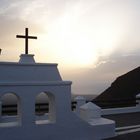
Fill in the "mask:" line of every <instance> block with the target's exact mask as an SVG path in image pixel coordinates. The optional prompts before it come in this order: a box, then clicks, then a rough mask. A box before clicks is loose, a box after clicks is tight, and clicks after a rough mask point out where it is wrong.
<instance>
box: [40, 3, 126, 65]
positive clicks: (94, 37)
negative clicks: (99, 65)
mask: <svg viewBox="0 0 140 140" xmlns="http://www.w3.org/2000/svg"><path fill="white" fill-rule="evenodd" d="M80 6H82V5H80ZM80 6H79V5H78V7H77V5H76V6H74V7H71V9H68V10H66V11H65V13H64V14H63V15H62V16H61V17H59V18H57V19H55V21H53V22H51V23H48V26H47V28H46V30H47V32H46V34H44V35H43V36H42V38H44V40H45V39H47V41H41V42H45V43H44V44H42V43H41V42H40V44H41V45H42V46H44V50H46V45H47V46H48V47H47V49H48V52H50V55H49V56H48V57H50V60H52V61H55V62H58V63H61V64H63V65H65V66H72V67H86V66H92V67H93V66H95V65H96V62H98V59H99V58H100V56H105V55H109V54H111V53H112V52H113V51H114V50H115V48H116V47H117V45H118V43H119V42H120V41H121V37H122V35H123V32H122V29H123V26H124V25H123V24H122V22H121V24H119V22H118V20H117V19H116V20H115V19H113V20H112V15H109V14H108V13H107V14H106V15H107V16H105V15H103V13H98V14H97V15H94V18H93V19H92V20H91V21H90V22H89V21H88V22H86V21H83V18H82V16H83V15H84V14H85V13H84V12H83V11H82V9H83V7H80ZM81 11H82V12H81ZM85 12H86V11H85ZM52 56H53V58H52ZM47 59H48V58H47Z"/></svg>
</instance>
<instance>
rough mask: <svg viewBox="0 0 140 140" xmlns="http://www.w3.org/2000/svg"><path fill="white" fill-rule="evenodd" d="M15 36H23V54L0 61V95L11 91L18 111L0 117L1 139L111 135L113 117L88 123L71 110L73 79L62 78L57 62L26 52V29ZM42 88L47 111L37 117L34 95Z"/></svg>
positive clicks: (68, 139)
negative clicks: (15, 59) (40, 60)
mask: <svg viewBox="0 0 140 140" xmlns="http://www.w3.org/2000/svg"><path fill="white" fill-rule="evenodd" d="M17 37H22V38H25V39H26V41H25V42H26V49H25V54H22V55H21V56H20V59H19V62H0V99H1V97H2V96H4V95H5V94H6V93H9V92H10V93H12V94H14V95H15V96H16V97H17V100H18V102H17V110H18V111H17V112H18V113H17V116H15V117H12V118H11V117H10V116H9V117H7V118H3V117H2V116H1V117H0V139H1V140H46V139H49V140H57V139H58V140H80V139H82V140H99V139H102V138H108V137H111V136H113V135H114V122H113V121H110V122H109V123H108V124H106V125H101V124H100V125H98V126H96V125H93V124H92V125H91V124H90V123H88V122H87V121H84V120H83V119H81V118H80V117H78V116H77V115H76V114H75V113H74V112H72V111H71V84H72V82H71V81H63V80H62V78H61V76H60V73H59V71H58V69H57V64H55V63H51V64H49V63H36V62H35V60H34V55H31V54H28V41H27V40H28V38H29V36H28V30H27V29H26V32H25V36H17ZM30 38H32V39H36V37H32V36H30ZM42 92H43V93H45V94H47V95H48V99H49V115H48V116H47V117H46V118H45V115H44V116H43V118H39V117H38V118H37V117H36V115H35V99H36V97H37V96H38V94H40V93H42ZM1 103H2V101H1ZM106 127H107V129H106ZM102 132H103V133H102ZM101 134H102V135H101Z"/></svg>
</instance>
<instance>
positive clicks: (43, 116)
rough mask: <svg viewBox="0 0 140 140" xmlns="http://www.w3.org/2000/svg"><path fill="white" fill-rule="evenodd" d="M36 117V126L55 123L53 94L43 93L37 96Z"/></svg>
mask: <svg viewBox="0 0 140 140" xmlns="http://www.w3.org/2000/svg"><path fill="white" fill-rule="evenodd" d="M35 115H36V124H46V123H54V122H55V120H56V116H55V97H54V95H53V94H52V93H50V92H41V93H40V94H38V95H37V96H36V102H35Z"/></svg>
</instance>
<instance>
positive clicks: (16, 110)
mask: <svg viewBox="0 0 140 140" xmlns="http://www.w3.org/2000/svg"><path fill="white" fill-rule="evenodd" d="M0 103H1V119H0V126H7V127H9V126H17V125H19V124H21V113H20V99H19V97H18V96H17V95H16V94H14V93H6V94H3V95H2V96H1V98H0Z"/></svg>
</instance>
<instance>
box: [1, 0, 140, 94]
mask: <svg viewBox="0 0 140 140" xmlns="http://www.w3.org/2000/svg"><path fill="white" fill-rule="evenodd" d="M26 27H28V28H29V34H30V35H35V36H37V37H38V39H37V40H30V41H29V53H30V54H35V60H36V62H45V63H51V62H52V63H59V66H58V67H59V70H60V73H61V75H62V78H63V79H64V80H72V81H73V86H72V92H73V93H74V94H100V93H101V92H102V91H104V90H105V89H106V88H107V87H109V86H110V84H111V82H112V81H114V80H115V79H116V77H117V76H120V75H122V74H124V73H126V72H128V71H130V70H132V69H134V68H136V67H138V66H139V65H140V0H21V1H19V0H1V1H0V48H2V54H1V56H0V60H1V61H18V59H19V55H20V54H21V53H24V40H23V39H17V38H16V35H17V34H24V32H25V31H24V30H25V28H26Z"/></svg>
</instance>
